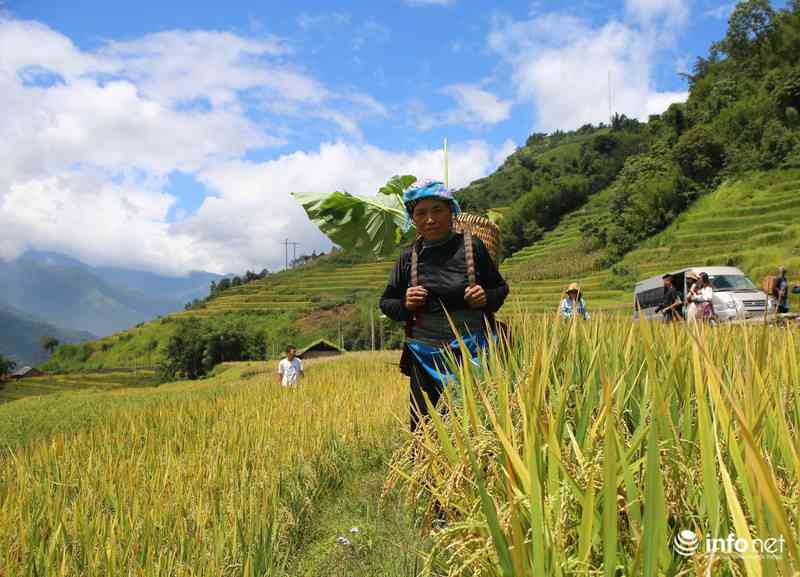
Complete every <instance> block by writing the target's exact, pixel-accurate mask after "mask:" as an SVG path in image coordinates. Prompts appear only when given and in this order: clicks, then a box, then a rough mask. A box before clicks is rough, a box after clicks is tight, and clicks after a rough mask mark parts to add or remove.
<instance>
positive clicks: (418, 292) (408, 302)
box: [403, 286, 428, 311]
mask: <svg viewBox="0 0 800 577" xmlns="http://www.w3.org/2000/svg"><path fill="white" fill-rule="evenodd" d="M426 300H428V291H427V290H425V287H421V286H412V287H408V289H407V290H406V298H405V301H404V302H403V306H404V307H406V309H408V310H410V311H415V310H417V309H418V308H422V307H423V306H425V301H426Z"/></svg>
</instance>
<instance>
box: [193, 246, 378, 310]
mask: <svg viewBox="0 0 800 577" xmlns="http://www.w3.org/2000/svg"><path fill="white" fill-rule="evenodd" d="M392 265H393V261H392V260H388V259H387V260H380V261H376V262H370V263H362V264H356V265H341V266H335V267H334V266H325V267H314V266H312V267H309V268H302V269H297V270H291V271H287V272H285V273H281V274H279V275H275V276H274V277H271V278H266V279H263V280H260V281H254V282H252V283H248V284H247V285H244V286H240V287H235V288H232V289H229V290H227V291H225V293H224V294H223V295H222V296H220V297H218V298H216V299H214V300H212V301H210V302H209V303H208V305H207V306H206V308H204V309H199V310H194V311H187V312H184V313H180V315H181V316H203V315H209V314H218V313H224V312H238V311H264V312H280V311H305V310H310V309H313V308H315V307H317V306H319V305H320V304H323V303H325V302H338V301H342V300H345V299H346V298H347V297H349V296H352V295H354V294H355V293H357V292H359V291H370V292H374V293H376V294H377V293H378V292H380V291H381V290H382V289H383V287H384V286H385V285H386V279H387V278H388V276H389V271H390V270H391V268H392Z"/></svg>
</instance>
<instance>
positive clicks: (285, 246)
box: [281, 238, 300, 270]
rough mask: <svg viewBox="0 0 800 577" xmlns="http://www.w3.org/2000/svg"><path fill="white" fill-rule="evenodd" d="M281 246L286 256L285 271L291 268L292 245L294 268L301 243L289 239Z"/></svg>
mask: <svg viewBox="0 0 800 577" xmlns="http://www.w3.org/2000/svg"><path fill="white" fill-rule="evenodd" d="M281 244H282V245H283V255H284V264H283V268H284V270H285V269H288V268H289V245H292V266H294V261H295V259H297V245H298V244H300V243H299V242H293V241H291V240H289V239H288V238H287V239H286V240H284V241H283V242H282V243H281Z"/></svg>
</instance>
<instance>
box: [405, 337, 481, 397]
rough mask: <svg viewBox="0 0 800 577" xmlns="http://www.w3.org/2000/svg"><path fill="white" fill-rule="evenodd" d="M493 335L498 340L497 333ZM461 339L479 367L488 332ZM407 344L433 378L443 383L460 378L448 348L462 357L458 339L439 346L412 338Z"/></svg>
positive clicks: (472, 359)
mask: <svg viewBox="0 0 800 577" xmlns="http://www.w3.org/2000/svg"><path fill="white" fill-rule="evenodd" d="M491 337H492V338H493V339H494V341H495V342H497V335H496V334H492V335H491ZM461 339H462V340H463V341H464V345H465V346H466V348H467V350H468V351H469V354H470V362H471V363H472V364H473V365H475V366H476V367H479V366H480V361H479V358H478V354H479V352H480V350H481V349H484V348H486V347H487V346H488V344H489V339H488V338H487V337H486V333H483V332H480V333H475V334H468V335H466V336H463V337H461ZM406 344H407V345H408V348H409V349H410V350H411V352H412V354H413V355H414V358H415V359H416V360H417V362H418V363H419V364H420V366H422V367H423V368H424V369H425V372H426V373H427V374H428V375H429V376H430V377H431V378H432V379H434V380H436V381H439V382H441V383H442V384H443V385H446V384H447V383H448V382H449V381H450V380H453V381H457V380H458V379H457V378H456V376H455V373H454V372H453V371H451V370H450V367H449V366H448V363H447V358H448V350H450V351H452V352H453V355H454V356H455V358H456V359H459V358H460V357H461V350H460V348H459V344H458V340H457V339H455V338H453V339H452V340H450V341H449V342H448V341H445V342H443V343H440V344H439V345H438V346H437V345H433V344H431V343H429V342H425V341H423V340H420V339H413V338H410V339H408V340H407V341H406Z"/></svg>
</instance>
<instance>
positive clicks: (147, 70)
mask: <svg viewBox="0 0 800 577" xmlns="http://www.w3.org/2000/svg"><path fill="white" fill-rule="evenodd" d="M291 56H292V52H291V49H290V48H289V47H288V46H287V45H285V44H284V42H283V41H282V40H280V39H277V38H275V37H271V36H266V35H262V36H259V37H258V38H246V37H242V36H237V35H235V34H231V33H226V32H206V31H189V32H187V31H170V32H160V33H157V34H150V35H146V36H143V37H141V38H137V39H133V40H128V41H124V42H106V43H104V44H102V45H101V47H100V48H98V49H97V50H93V51H86V50H82V49H80V48H78V47H77V46H75V44H74V43H73V42H72V41H71V40H70V39H69V38H67V37H66V36H64V35H62V34H60V33H58V32H56V31H54V30H52V29H50V28H48V27H46V26H44V25H42V24H39V23H36V22H24V21H19V20H13V19H11V18H2V17H0V110H2V111H3V114H2V115H0V134H3V138H2V139H0V158H2V159H3V162H2V163H0V231H2V234H0V258H4V259H11V258H14V257H16V256H18V255H19V254H20V253H21V252H23V251H24V250H25V249H27V248H40V249H45V250H55V251H60V252H65V253H68V254H71V255H74V256H76V257H79V258H82V259H84V260H85V261H87V262H89V263H92V264H115V265H118V266H132V267H137V268H142V269H148V270H158V271H161V272H170V273H184V272H187V271H189V270H191V269H198V268H205V269H213V270H218V271H228V270H241V268H242V267H244V266H246V265H252V266H256V265H258V264H262V265H263V264H268V265H270V266H276V265H277V264H279V260H278V261H276V260H275V259H273V260H269V259H271V258H272V256H271V253H264V252H262V251H261V248H259V247H261V240H262V237H261V236H254V237H252V238H249V237H246V234H247V232H248V231H251V232H252V231H257V233H258V235H261V234H262V233H263V232H264V230H265V227H266V230H273V229H274V227H276V226H277V227H278V228H277V230H281V231H283V230H284V228H282V227H284V224H285V223H284V221H282V220H281V218H282V217H281V215H282V214H284V213H283V212H281V210H280V207H281V206H283V205H285V204H286V203H287V202H288V197H287V196H286V187H282V188H276V187H275V185H274V184H272V182H273V181H274V182H288V181H284V180H281V179H280V178H279V177H278V172H279V170H280V167H283V166H284V165H286V163H287V162H288V160H286V159H287V158H294V157H295V155H288V156H285V157H281V160H279V161H275V164H267V165H265V168H264V173H265V174H267V175H268V179H267V180H265V181H263V182H262V183H261V184H260V185H259V186H260V187H261V188H262V189H263V192H262V193H261V196H259V197H258V198H259V200H258V202H256V203H255V204H253V203H251V201H250V200H249V197H248V196H247V194H246V193H245V192H244V191H236V190H230V189H228V188H226V187H224V186H223V185H222V184H223V183H224V182H225V181H224V178H222V177H218V178H221V179H222V180H213V178H212V177H213V175H217V174H222V172H220V171H222V168H220V167H234V166H239V164H237V163H240V161H239V160H237V159H240V158H242V157H243V155H245V154H246V153H248V152H250V151H253V150H258V149H263V148H265V147H270V146H276V145H284V144H286V140H285V134H286V133H287V131H289V130H290V129H288V128H286V127H285V126H283V127H282V126H280V125H281V124H282V123H284V122H292V121H294V122H303V121H307V120H306V119H307V118H317V119H325V120H328V121H330V122H331V123H332V124H333V126H335V127H338V129H339V131H338V132H336V134H340V133H346V134H351V135H355V136H357V137H360V127H359V121H360V120H362V119H364V118H368V117H372V116H386V115H387V114H388V113H387V110H386V108H385V107H384V106H383V105H382V104H381V103H380V102H378V101H377V100H375V99H374V98H372V97H371V96H369V95H367V94H363V93H359V92H354V91H352V90H349V89H345V90H341V89H333V88H330V87H328V86H325V85H323V84H322V83H321V82H319V81H318V80H317V79H315V78H314V77H312V76H311V75H309V74H307V73H306V72H304V71H303V70H302V69H300V68H297V67H294V66H292V65H291V64H289V62H288V59H289V58H291ZM254 111H255V112H259V113H261V112H265V111H268V112H269V114H268V115H267V116H264V115H254V114H253V112H254ZM331 146H333V147H334V148H336V147H340V146H346V145H331ZM360 146H361V148H354V149H351V151H355V152H352V154H351V156H349V157H348V158H349V160H350V164H349V165H348V166H349V167H350V169H351V170H353V171H357V170H360V169H361V166H360V165H361V160H362V159H361V158H360V155H361V154H362V153H365V154H366V153H369V154H373V155H374V154H377V153H375V152H372V151H374V149H371V148H369V147H366V146H365V145H360ZM324 150H327V148H326V149H324ZM486 154H487V155H489V153H488V152H487V153H486ZM386 155H387V156H386V157H385V158H384V160H386V161H387V162H388V161H392V162H394V161H395V160H399V159H402V158H405V157H404V156H403V155H395V156H392V155H391V154H390V153H386ZM308 156H309V158H311V159H312V160H313V159H314V158H315V156H314V154H310V155H308ZM316 156H317V157H321V156H323V149H321V151H320V153H319V154H317V155H316ZM408 157H409V158H424V157H425V154H424V151H423V152H420V153H419V155H415V154H412V155H409V156H408ZM326 158H327V157H326ZM487 158H489V156H487ZM323 160H324V159H323ZM472 160H473V161H474V160H476V159H474V158H473V159H472ZM485 165H486V163H484V166H485ZM253 166H254V167H258V166H259V165H253ZM270 166H274V167H275V168H274V169H271V170H272V171H271V170H270V169H269V167H270ZM385 166H391V164H387V165H385ZM385 166H383V167H380V168H381V169H383V170H388V169H386V168H385ZM318 169H319V165H317V164H315V162H314V161H309V162H308V163H307V164H306V165H305V167H304V170H305V171H306V172H307V173H309V174H313V173H314V172H315V171H316V170H318ZM373 170H374V171H376V172H377V171H378V170H379V168H378V167H373ZM174 171H182V172H185V173H188V174H192V175H194V176H195V177H198V178H201V180H203V181H205V182H208V183H209V184H210V185H212V184H213V186H215V188H216V187H217V186H218V189H219V191H220V192H219V194H220V195H221V196H223V197H224V198H225V202H224V203H223V204H224V207H222V208H219V207H218V206H217V205H218V204H219V199H217V198H214V197H209V198H207V199H206V201H205V203H204V204H203V207H202V209H201V211H202V213H203V217H201V216H200V215H197V216H195V217H192V216H189V217H186V218H185V219H184V221H183V222H182V223H181V224H177V225H176V224H174V223H172V224H171V223H170V222H169V220H168V214H169V213H170V210H171V209H172V208H173V207H174V204H175V202H176V200H177V199H176V198H175V197H173V196H170V195H168V194H165V193H164V192H163V190H164V187H165V185H166V183H167V181H168V176H169V175H170V174H171V173H172V172H174ZM237 174H238V173H237ZM231 178H232V182H234V184H232V185H231V186H234V185H235V179H234V178H233V177H231ZM306 182H307V181H304V180H302V179H300V180H298V181H297V183H298V185H303V184H304V183H306ZM312 184H313V182H312ZM328 185H330V188H335V187H336V185H335V181H334V180H330V181H326V186H328ZM287 186H288V185H287ZM270 195H273V196H274V195H279V196H280V195H283V196H280V199H281V202H282V203H283V205H281V204H279V206H278V209H277V210H273V206H272V204H271V202H272V200H273V199H272V197H271V196H270ZM215 207H216V208H215ZM256 208H258V209H259V210H256ZM295 208H296V207H295ZM237 210H245V211H252V212H247V213H246V214H237ZM293 210H294V209H293ZM175 212H176V214H177V213H179V212H180V211H175ZM273 214H274V216H275V218H274V219H271V218H270V215H273ZM295 216H297V215H296V214H295ZM300 216H302V215H300ZM223 218H225V219H229V220H219V219H223ZM203 219H205V220H203ZM215 219H216V220H215ZM198 223H205V225H206V226H205V227H203V226H200V225H199V224H198ZM276 223H277V224H276ZM281 223H284V224H281ZM287 226H288V225H287ZM304 226H306V228H307V229H310V228H311V225H310V224H308V223H307V221H306V224H305V225H304ZM301 228H302V226H301ZM292 230H294V228H292ZM309 234H312V233H309ZM316 234H317V237H318V236H319V233H316ZM242 235H244V237H243V236H242ZM312 236H313V234H312ZM240 237H241V238H246V240H239V239H240ZM218 238H224V239H226V242H224V243H220V242H218V240H217V239H218ZM317 240H319V239H317ZM227 241H230V242H227Z"/></svg>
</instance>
